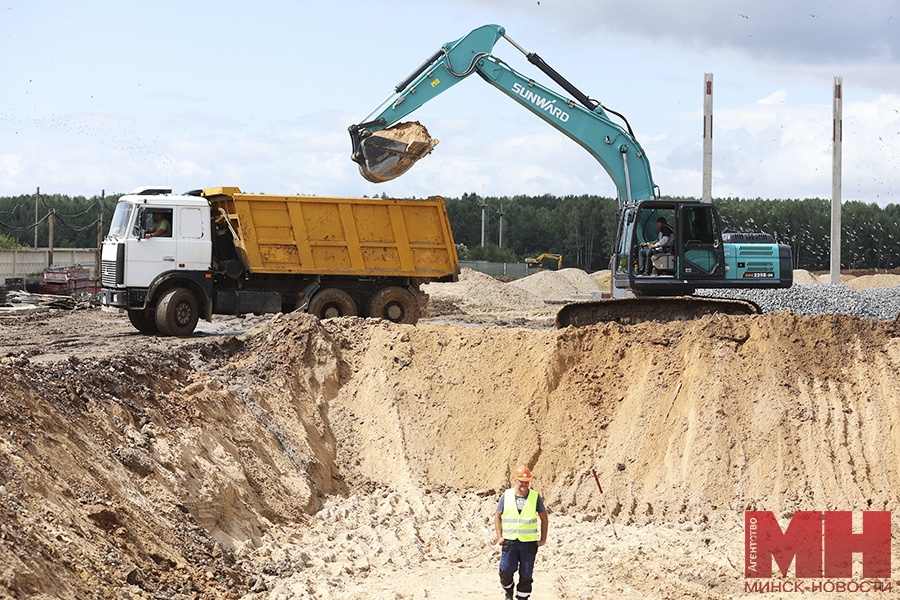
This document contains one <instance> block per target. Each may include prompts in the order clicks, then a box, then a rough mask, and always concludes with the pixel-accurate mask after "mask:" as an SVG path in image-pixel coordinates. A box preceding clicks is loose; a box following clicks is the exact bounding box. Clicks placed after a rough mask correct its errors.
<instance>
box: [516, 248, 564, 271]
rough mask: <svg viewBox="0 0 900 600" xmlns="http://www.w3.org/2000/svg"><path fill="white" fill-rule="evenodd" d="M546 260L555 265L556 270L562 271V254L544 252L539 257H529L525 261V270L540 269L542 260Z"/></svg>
mask: <svg viewBox="0 0 900 600" xmlns="http://www.w3.org/2000/svg"><path fill="white" fill-rule="evenodd" d="M545 258H546V259H548V260H551V261H554V262H555V263H556V270H557V271H559V270H560V269H562V254H548V253H546V252H544V253H543V254H541V255H540V256H529V257H528V258H526V259H525V268H526V269H527V268H528V267H532V268H534V269H540V268H541V267H542V266H543V264H544V259H545Z"/></svg>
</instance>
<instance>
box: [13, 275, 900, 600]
mask: <svg viewBox="0 0 900 600" xmlns="http://www.w3.org/2000/svg"><path fill="white" fill-rule="evenodd" d="M463 283H464V282H463ZM470 284H471V282H470ZM450 285H454V286H457V285H459V284H450ZM479 285H480V286H481V287H482V288H483V289H485V290H489V291H490V290H493V289H494V288H493V285H494V284H493V283H492V282H490V281H482V282H481V283H480V284H479ZM474 289H477V287H470V288H469V292H470V293H469V297H470V303H469V304H468V305H466V304H465V303H464V302H463V301H462V298H463V296H462V295H460V296H456V299H457V300H458V301H459V303H460V304H459V306H467V307H469V308H471V309H472V310H473V311H477V310H484V311H485V312H483V313H477V314H481V315H482V316H483V318H484V319H488V318H489V313H488V312H487V311H486V309H482V308H474V307H479V306H487V305H488V304H489V303H488V302H487V301H486V300H484V299H477V298H474V297H473V294H474V292H472V290H474ZM519 292H521V293H527V291H526V290H522V289H521V288H518V291H517V292H508V293H507V291H505V292H503V293H504V294H506V295H503V296H501V298H506V300H504V301H505V302H506V303H507V304H506V305H505V306H506V307H507V308H506V309H505V310H510V311H513V310H518V309H521V306H520V305H518V304H517V302H520V301H521V302H522V303H526V304H529V303H531V302H532V301H531V300H530V299H529V298H528V297H527V296H525V297H522V296H519V295H518V294H519ZM430 293H431V292H430ZM490 293H493V292H492V291H490ZM433 295H438V294H433ZM450 297H451V296H449V295H448V296H445V298H450ZM532 297H535V296H534V295H533V294H532ZM516 298H518V300H516ZM445 301H446V302H449V303H453V302H454V301H453V300H445ZM517 307H518V308H517ZM526 310H528V311H531V310H533V311H537V312H535V314H542V313H540V310H542V309H541V308H539V306H538V305H534V306H533V307H531V308H526ZM470 314H476V313H475V312H473V313H470ZM495 322H496V321H495ZM505 324H506V326H504V327H493V326H483V327H460V326H452V325H445V324H440V323H433V324H429V323H423V324H421V325H419V326H416V327H413V326H398V325H393V324H390V323H386V322H381V321H377V320H364V319H359V318H349V319H340V320H334V321H324V322H320V321H318V320H316V319H315V318H313V317H310V316H308V315H302V314H297V315H288V316H278V317H275V318H273V319H272V320H271V321H269V322H267V323H265V324H264V325H263V326H261V327H259V328H257V329H255V330H253V331H252V332H250V333H247V334H244V335H241V336H238V337H232V336H229V335H218V334H215V333H210V334H208V335H206V336H200V337H198V338H195V339H193V340H180V341H178V342H174V341H173V342H172V343H170V344H165V343H163V342H161V341H160V340H158V339H148V338H144V337H143V336H137V335H134V334H133V333H131V332H130V329H129V326H128V325H127V323H124V322H122V321H117V320H115V319H114V318H111V317H109V316H105V315H100V314H97V313H80V314H76V313H69V314H66V316H65V317H63V316H61V315H55V316H54V315H48V316H42V317H38V318H36V319H35V320H32V321H29V322H27V323H22V324H19V325H13V324H10V322H3V323H0V327H2V328H3V330H2V331H0V333H2V334H4V339H7V340H9V339H12V336H13V335H15V336H16V337H15V339H16V340H17V342H16V343H13V342H6V345H5V346H4V352H5V356H4V357H2V358H0V426H2V427H0V432H2V435H0V484H2V489H0V598H13V597H39V598H94V597H100V598H173V599H174V598H199V597H204V598H211V597H217V598H218V597H223V598H243V597H245V598H258V599H260V600H262V599H266V600H270V599H271V600H274V599H286V598H322V599H335V600H349V599H352V598H363V597H366V598H385V599H401V598H402V599H414V598H415V599H419V598H438V597H459V598H497V597H498V596H499V595H498V589H497V584H496V564H497V548H496V547H495V546H493V545H492V544H491V543H490V542H491V540H492V538H493V533H492V527H491V521H490V519H491V518H492V511H493V509H494V507H495V505H496V501H497V496H498V494H499V493H500V491H501V490H502V489H503V488H504V487H505V486H507V485H508V481H509V475H510V471H511V469H513V468H514V467H515V466H516V464H517V463H521V462H524V463H527V464H529V466H531V467H532V469H533V471H534V472H535V475H536V479H535V487H536V488H537V489H539V490H540V491H541V493H542V494H544V496H545V499H546V502H547V506H548V509H549V511H550V514H551V527H550V541H549V542H548V544H547V546H545V547H544V548H543V549H542V550H541V553H540V555H539V559H538V560H539V562H538V570H537V577H536V588H535V590H536V592H535V595H534V596H533V597H534V598H536V599H538V600H540V599H547V600H562V599H565V600H569V599H575V598H595V599H599V598H634V599H638V598H647V597H651V598H655V597H668V598H732V597H742V596H743V595H744V592H743V589H744V588H743V578H742V572H741V565H742V562H743V544H742V535H743V529H742V515H743V511H744V510H747V509H749V508H755V509H759V510H772V511H774V512H775V513H776V515H778V516H779V517H780V518H782V520H783V524H786V523H787V519H788V518H789V516H790V515H791V514H792V512H793V511H795V510H856V511H861V510H892V511H898V510H900V506H898V503H900V498H898V494H897V490H898V489H900V467H898V464H900V462H898V453H900V404H898V403H897V402H896V399H897V398H898V397H900V379H898V377H897V373H898V370H900V331H897V330H896V328H895V324H893V323H889V322H873V321H868V320H863V319H858V318H854V317H849V316H843V315H828V316H822V317H815V318H806V317H800V316H797V315H794V314H791V313H776V314H767V315H761V316H758V317H736V318H724V317H705V318H703V319H700V320H697V321H692V322H686V323H668V324H665V325H660V324H653V323H644V324H640V325H635V326H629V327H623V326H620V325H600V326H595V327H589V328H583V329H572V328H570V329H566V330H562V331H556V330H551V329H540V328H538V329H535V328H528V327H510V326H509V322H508V321H507V322H506V323H505ZM231 327H232V326H231V325H230V326H229V331H230V330H231ZM48 330H50V331H58V332H65V339H66V340H68V341H67V343H66V345H65V346H64V347H61V346H60V345H58V344H56V345H54V344H52V343H48V341H49V340H52V339H59V336H60V335H61V334H59V333H51V334H49V335H47V334H46V333H45V332H46V331H48ZM97 332H101V334H100V335H99V338H98V333H97ZM92 336H93V338H97V339H94V341H92ZM47 357H51V358H49V359H48V358H47ZM61 357H64V358H61ZM592 469H596V470H597V472H598V474H599V476H600V480H601V482H602V483H603V486H604V492H605V499H606V501H607V503H608V506H609V509H610V510H611V511H612V514H613V518H614V523H615V527H616V532H617V533H618V538H617V537H616V536H615V535H614V534H613V528H612V525H611V523H610V522H609V520H608V519H607V518H606V513H605V509H604V506H603V502H602V500H603V498H602V497H601V495H600V494H599V491H598V490H597V486H596V484H595V482H594V480H593V477H592V475H591V470H592ZM898 552H900V547H898V545H897V544H895V545H894V564H895V569H896V568H897V567H900V555H898ZM876 595H878V594H876ZM829 597H831V598H833V597H836V596H835V595H830V596H829Z"/></svg>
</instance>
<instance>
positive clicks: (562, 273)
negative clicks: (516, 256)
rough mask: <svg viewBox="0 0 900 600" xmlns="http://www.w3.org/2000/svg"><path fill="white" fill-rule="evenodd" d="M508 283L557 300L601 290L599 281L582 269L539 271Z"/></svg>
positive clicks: (542, 296)
mask: <svg viewBox="0 0 900 600" xmlns="http://www.w3.org/2000/svg"><path fill="white" fill-rule="evenodd" d="M508 285H510V286H513V287H517V288H519V289H522V290H526V291H528V292H530V293H531V294H533V295H535V296H537V297H539V298H541V299H542V300H544V301H547V300H550V301H557V302H564V301H568V300H571V299H572V298H571V297H572V294H590V293H591V292H595V291H599V290H600V286H599V284H598V283H597V281H596V280H595V279H594V278H593V277H591V276H590V275H588V274H587V273H585V272H584V271H582V270H581V269H560V270H559V271H538V272H537V273H532V274H531V275H529V276H528V277H523V278H522V279H516V280H515V281H512V282H510V283H509V284H508Z"/></svg>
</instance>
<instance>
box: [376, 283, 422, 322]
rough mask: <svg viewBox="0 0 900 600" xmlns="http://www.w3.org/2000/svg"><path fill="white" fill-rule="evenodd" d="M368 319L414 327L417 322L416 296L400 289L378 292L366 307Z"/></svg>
mask: <svg viewBox="0 0 900 600" xmlns="http://www.w3.org/2000/svg"><path fill="white" fill-rule="evenodd" d="M366 309H367V314H368V316H370V317H378V318H380V319H385V320H387V321H393V322H394V323H406V324H409V325H415V324H416V322H417V321H418V320H419V301H418V299H417V298H416V295H415V294H413V293H412V292H410V291H409V290H407V289H404V288H401V287H387V288H384V289H383V290H379V291H378V292H376V293H375V295H374V296H372V297H371V298H370V299H369V302H368V304H367V306H366Z"/></svg>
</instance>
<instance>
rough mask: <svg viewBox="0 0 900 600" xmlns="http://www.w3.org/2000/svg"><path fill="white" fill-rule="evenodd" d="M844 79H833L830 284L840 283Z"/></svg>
mask: <svg viewBox="0 0 900 600" xmlns="http://www.w3.org/2000/svg"><path fill="white" fill-rule="evenodd" d="M843 87H844V78H843V77H840V76H838V77H835V78H834V124H833V129H834V131H833V133H832V136H833V137H832V153H831V283H840V282H841V151H842V146H843V142H844V140H843V138H844V132H843V128H844V121H843V112H844V110H843Z"/></svg>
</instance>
